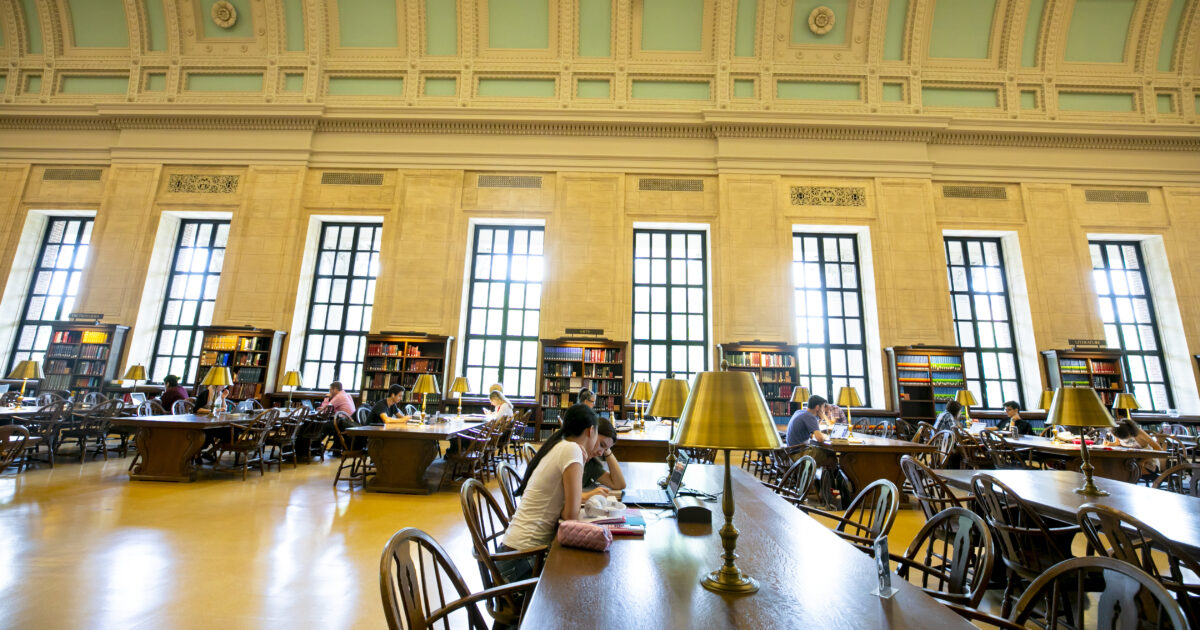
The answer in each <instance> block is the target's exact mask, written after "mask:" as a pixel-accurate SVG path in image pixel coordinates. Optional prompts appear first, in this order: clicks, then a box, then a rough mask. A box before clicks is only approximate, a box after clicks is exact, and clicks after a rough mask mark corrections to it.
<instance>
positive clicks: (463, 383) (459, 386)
mask: <svg viewBox="0 0 1200 630" xmlns="http://www.w3.org/2000/svg"><path fill="white" fill-rule="evenodd" d="M449 391H450V393H452V394H458V396H455V398H457V399H458V415H460V416H461V415H462V397H463V395H465V394H467V393H469V392H470V391H471V381H468V380H467V377H465V376H455V377H454V382H453V383H450V389H449Z"/></svg>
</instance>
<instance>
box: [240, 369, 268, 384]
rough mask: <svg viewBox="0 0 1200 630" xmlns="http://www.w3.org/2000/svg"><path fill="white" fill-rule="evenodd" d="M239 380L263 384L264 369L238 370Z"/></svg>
mask: <svg viewBox="0 0 1200 630" xmlns="http://www.w3.org/2000/svg"><path fill="white" fill-rule="evenodd" d="M237 380H239V381H241V382H243V383H261V382H262V380H263V369H262V368H260V367H244V368H238V371H237Z"/></svg>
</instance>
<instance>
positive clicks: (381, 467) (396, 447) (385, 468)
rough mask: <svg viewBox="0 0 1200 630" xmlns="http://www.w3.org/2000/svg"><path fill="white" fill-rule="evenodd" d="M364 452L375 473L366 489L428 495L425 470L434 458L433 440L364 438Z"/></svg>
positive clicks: (435, 450) (434, 444) (435, 444)
mask: <svg viewBox="0 0 1200 630" xmlns="http://www.w3.org/2000/svg"><path fill="white" fill-rule="evenodd" d="M367 453H369V454H370V455H371V461H372V462H374V463H375V475H374V476H373V477H371V479H370V480H369V481H368V482H367V490H369V491H372V492H396V493H401V494H429V492H430V489H429V486H430V484H429V483H428V482H426V481H425V473H426V471H428V470H429V465H430V464H432V463H433V460H434V458H436V457H437V442H435V441H433V440H410V439H405V438H386V439H385V438H376V437H373V438H371V439H369V440H367Z"/></svg>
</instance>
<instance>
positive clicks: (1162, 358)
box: [1088, 239, 1175, 411]
mask: <svg viewBox="0 0 1200 630" xmlns="http://www.w3.org/2000/svg"><path fill="white" fill-rule="evenodd" d="M1093 245H1094V246H1098V247H1099V249H1100V255H1101V257H1102V260H1103V264H1104V267H1103V268H1100V267H1096V266H1095V264H1094V263H1093V265H1092V272H1093V273H1095V272H1096V271H1104V272H1105V273H1106V275H1107V284H1108V291H1107V292H1106V293H1101V292H1100V289H1099V287H1095V288H1096V297H1097V299H1098V300H1104V299H1111V300H1116V299H1117V298H1119V297H1122V296H1119V295H1117V294H1116V293H1113V291H1112V272H1113V271H1116V270H1120V271H1126V272H1129V271H1136V272H1137V273H1138V275H1139V276H1140V277H1141V281H1142V288H1143V289H1144V291H1143V294H1142V295H1133V294H1132V293H1130V294H1129V295H1128V296H1127V297H1131V298H1145V300H1146V310H1147V314H1148V315H1149V319H1150V321H1149V323H1148V324H1141V325H1148V326H1149V327H1150V329H1151V331H1152V332H1153V334H1154V346H1155V348H1157V350H1129V349H1127V347H1126V341H1125V327H1124V326H1123V325H1121V324H1122V323H1123V322H1121V321H1120V316H1119V315H1118V314H1117V309H1116V308H1115V305H1114V309H1113V317H1114V324H1115V326H1114V327H1115V328H1116V331H1117V339H1118V340H1120V344H1121V345H1120V348H1121V350H1122V351H1123V352H1124V354H1123V355H1122V357H1121V362H1122V363H1124V364H1125V365H1124V368H1125V378H1126V382H1125V391H1127V392H1131V393H1132V392H1134V383H1135V382H1136V383H1144V384H1145V385H1146V387H1147V388H1149V387H1150V385H1151V384H1156V383H1155V382H1154V381H1150V380H1148V379H1147V380H1144V381H1134V379H1133V370H1132V369H1131V367H1130V364H1129V355H1131V354H1134V355H1138V356H1142V357H1145V356H1153V357H1156V358H1157V359H1158V364H1159V368H1160V369H1161V370H1162V377H1163V380H1162V386H1163V389H1164V390H1166V395H1167V407H1166V409H1173V408H1174V407H1175V394H1174V392H1173V391H1172V390H1171V375H1170V372H1169V370H1168V369H1167V357H1166V354H1165V353H1164V352H1163V344H1162V331H1160V330H1159V327H1158V325H1159V320H1158V311H1157V309H1156V308H1155V306H1154V293H1153V291H1151V289H1150V275H1149V274H1148V273H1147V271H1146V253H1145V252H1144V251H1142V243H1141V241H1136V240H1127V241H1123V240H1107V239H1106V240H1102V239H1088V249H1089V259H1090V258H1091V256H1090V250H1091V247H1092V246H1093ZM1110 245H1111V246H1116V247H1129V246H1132V247H1133V251H1134V254H1135V256H1136V258H1137V269H1129V268H1127V267H1121V268H1114V267H1112V263H1111V260H1110V257H1109V252H1108V247H1109V246H1110ZM1097 306H1099V303H1097ZM1099 314H1100V318H1101V321H1102V322H1103V319H1104V315H1103V311H1101V312H1100V313H1099ZM1103 323H1104V324H1105V325H1106V326H1108V325H1109V323H1108V322H1103ZM1138 325H1139V324H1137V323H1136V322H1135V323H1134V326H1138ZM1105 336H1106V337H1107V334H1106V335H1105ZM1138 343H1139V345H1141V341H1140V333H1139V342H1138ZM1143 398H1146V397H1138V404H1139V405H1141V406H1142V409H1145V410H1148V411H1165V409H1158V408H1157V406H1156V405H1155V404H1154V399H1153V396H1151V397H1149V398H1148V399H1146V400H1143Z"/></svg>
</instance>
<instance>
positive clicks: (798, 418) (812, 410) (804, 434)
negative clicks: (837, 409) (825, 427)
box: [787, 395, 825, 446]
mask: <svg viewBox="0 0 1200 630" xmlns="http://www.w3.org/2000/svg"><path fill="white" fill-rule="evenodd" d="M824 407H825V399H824V398H821V397H820V396H816V395H814V396H812V397H810V398H809V399H808V408H806V409H801V410H800V411H797V412H796V413H794V414H792V419H791V420H789V421H788V428H787V445H788V446H797V445H800V444H807V443H808V440H809V438H816V440H817V441H819V442H824V441H825V434H824V433H821V420H820V415H821V411H822V409H823V408H824Z"/></svg>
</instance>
